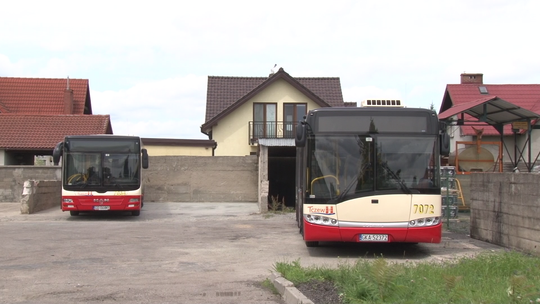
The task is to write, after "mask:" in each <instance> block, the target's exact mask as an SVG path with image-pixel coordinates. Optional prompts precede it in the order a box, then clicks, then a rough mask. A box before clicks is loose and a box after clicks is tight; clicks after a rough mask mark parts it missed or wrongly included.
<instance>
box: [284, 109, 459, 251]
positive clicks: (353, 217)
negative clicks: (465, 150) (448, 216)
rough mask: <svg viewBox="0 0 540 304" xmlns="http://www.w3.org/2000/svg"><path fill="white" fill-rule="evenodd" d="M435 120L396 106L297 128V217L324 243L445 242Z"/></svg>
mask: <svg viewBox="0 0 540 304" xmlns="http://www.w3.org/2000/svg"><path fill="white" fill-rule="evenodd" d="M443 129H444V128H443V127H441V125H440V123H439V120H438V118H437V114H436V113H435V112H433V111H431V110H427V109H413V108H404V107H396V106H389V107H383V106H373V107H358V108H320V109H316V110H312V111H310V112H309V113H308V114H307V115H306V117H305V119H304V121H302V122H300V123H299V124H298V126H297V129H296V139H295V141H296V147H297V155H296V159H297V160H296V211H297V221H298V227H299V228H300V232H301V233H302V235H303V238H304V241H305V242H306V245H307V246H308V247H312V246H317V245H318V244H319V242H322V241H328V242H336V241H337V242H405V243H424V242H426V243H439V242H440V241H441V229H442V218H441V211H442V210H441V186H440V172H439V171H440V170H439V168H440V155H441V154H442V155H447V154H448V152H449V138H448V136H447V133H446V131H445V130H443Z"/></svg>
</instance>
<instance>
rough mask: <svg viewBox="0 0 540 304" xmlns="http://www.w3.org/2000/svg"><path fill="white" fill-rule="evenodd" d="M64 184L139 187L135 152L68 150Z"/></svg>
mask: <svg viewBox="0 0 540 304" xmlns="http://www.w3.org/2000/svg"><path fill="white" fill-rule="evenodd" d="M64 157H66V162H65V165H64V168H63V170H64V176H66V178H65V179H64V187H65V188H66V189H73V190H74V189H85V190H95V189H97V190H130V189H136V188H138V187H139V185H140V182H139V178H140V176H139V170H138V168H139V155H138V154H135V153H95V152H66V153H65V154H64Z"/></svg>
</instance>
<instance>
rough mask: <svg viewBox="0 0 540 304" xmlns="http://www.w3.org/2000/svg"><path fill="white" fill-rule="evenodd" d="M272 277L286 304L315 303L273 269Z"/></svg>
mask: <svg viewBox="0 0 540 304" xmlns="http://www.w3.org/2000/svg"><path fill="white" fill-rule="evenodd" d="M270 279H271V280H272V284H274V287H275V288H276V289H277V290H278V292H279V293H280V294H281V297H282V298H283V300H284V301H285V303H286V304H315V303H313V301H311V300H310V299H308V298H307V297H306V296H305V295H304V294H303V293H301V292H300V290H298V289H297V288H296V287H294V284H293V283H292V282H291V281H288V280H286V279H285V278H284V277H282V276H281V275H280V274H279V273H277V272H275V271H272V274H271V276H270Z"/></svg>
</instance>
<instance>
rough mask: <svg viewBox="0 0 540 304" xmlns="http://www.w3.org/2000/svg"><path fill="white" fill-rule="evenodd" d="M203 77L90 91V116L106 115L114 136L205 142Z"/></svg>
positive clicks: (205, 79)
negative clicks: (198, 140) (193, 139)
mask: <svg viewBox="0 0 540 304" xmlns="http://www.w3.org/2000/svg"><path fill="white" fill-rule="evenodd" d="M206 81H207V77H206V76H195V75H188V76H186V77H181V78H171V79H164V80H158V81H148V82H142V83H139V84H137V85H135V86H133V87H131V88H129V89H127V90H120V91H104V92H99V91H92V92H91V98H92V107H93V108H92V110H93V113H94V114H110V115H111V121H112V124H113V132H114V133H115V134H135V133H136V134H135V135H139V136H142V137H159V138H207V137H206V136H205V135H204V134H202V133H200V125H202V124H203V123H204V119H205V116H204V115H205V105H206V96H205V92H206Z"/></svg>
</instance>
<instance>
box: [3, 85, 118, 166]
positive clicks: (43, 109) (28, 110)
mask: <svg viewBox="0 0 540 304" xmlns="http://www.w3.org/2000/svg"><path fill="white" fill-rule="evenodd" d="M83 134H112V127H111V121H110V117H109V115H92V104H91V100H90V89H89V85H88V80H87V79H69V78H66V79H49V78H16V77H0V165H20V164H23V165H33V164H34V156H35V155H52V151H53V149H54V146H55V145H56V144H57V143H58V142H59V141H61V140H62V139H63V138H64V136H66V135H83Z"/></svg>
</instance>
